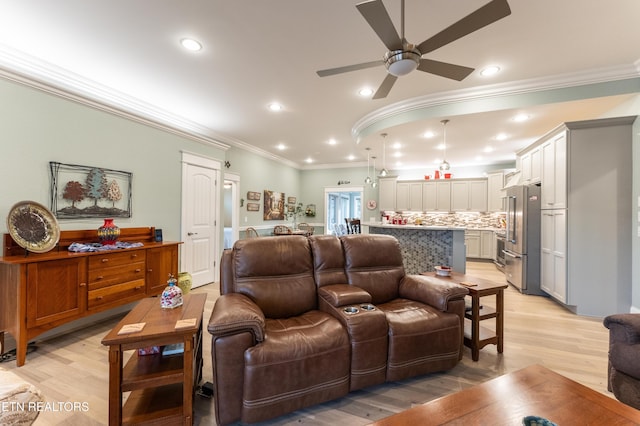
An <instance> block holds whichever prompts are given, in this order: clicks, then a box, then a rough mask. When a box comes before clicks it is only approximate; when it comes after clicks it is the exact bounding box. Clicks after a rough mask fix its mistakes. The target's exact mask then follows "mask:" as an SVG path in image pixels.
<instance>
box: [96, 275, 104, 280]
mask: <svg viewBox="0 0 640 426" xmlns="http://www.w3.org/2000/svg"><path fill="white" fill-rule="evenodd" d="M103 278H104V277H103V276H102V275H100V276H99V277H96V280H101V279H103Z"/></svg>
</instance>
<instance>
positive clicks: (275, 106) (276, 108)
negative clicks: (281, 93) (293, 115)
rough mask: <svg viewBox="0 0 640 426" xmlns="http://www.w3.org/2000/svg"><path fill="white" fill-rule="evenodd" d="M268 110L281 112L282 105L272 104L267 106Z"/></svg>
mask: <svg viewBox="0 0 640 426" xmlns="http://www.w3.org/2000/svg"><path fill="white" fill-rule="evenodd" d="M269 109H270V110H271V111H282V105H280V104H279V103H277V102H272V103H270V104H269Z"/></svg>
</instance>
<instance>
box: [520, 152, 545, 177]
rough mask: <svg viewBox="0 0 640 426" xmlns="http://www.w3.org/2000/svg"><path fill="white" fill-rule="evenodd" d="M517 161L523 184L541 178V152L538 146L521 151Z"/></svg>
mask: <svg viewBox="0 0 640 426" xmlns="http://www.w3.org/2000/svg"><path fill="white" fill-rule="evenodd" d="M519 163H520V172H521V175H520V176H521V181H522V183H523V184H525V185H528V184H531V183H538V182H540V180H541V179H542V174H541V167H542V152H541V151H540V147H539V146H537V147H535V148H532V149H530V150H527V151H526V152H524V153H522V154H521V155H520V161H519Z"/></svg>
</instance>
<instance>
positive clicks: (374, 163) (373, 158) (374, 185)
mask: <svg viewBox="0 0 640 426" xmlns="http://www.w3.org/2000/svg"><path fill="white" fill-rule="evenodd" d="M371 159H372V160H373V176H375V175H376V157H375V156H374V157H371ZM371 187H372V188H377V187H378V181H377V180H375V179H374V180H373V182H371Z"/></svg>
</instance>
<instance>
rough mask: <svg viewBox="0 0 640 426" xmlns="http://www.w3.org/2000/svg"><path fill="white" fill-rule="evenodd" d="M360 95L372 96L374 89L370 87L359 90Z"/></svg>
mask: <svg viewBox="0 0 640 426" xmlns="http://www.w3.org/2000/svg"><path fill="white" fill-rule="evenodd" d="M358 95H360V96H371V95H373V89H372V88H370V87H363V88H362V89H360V90H358Z"/></svg>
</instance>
